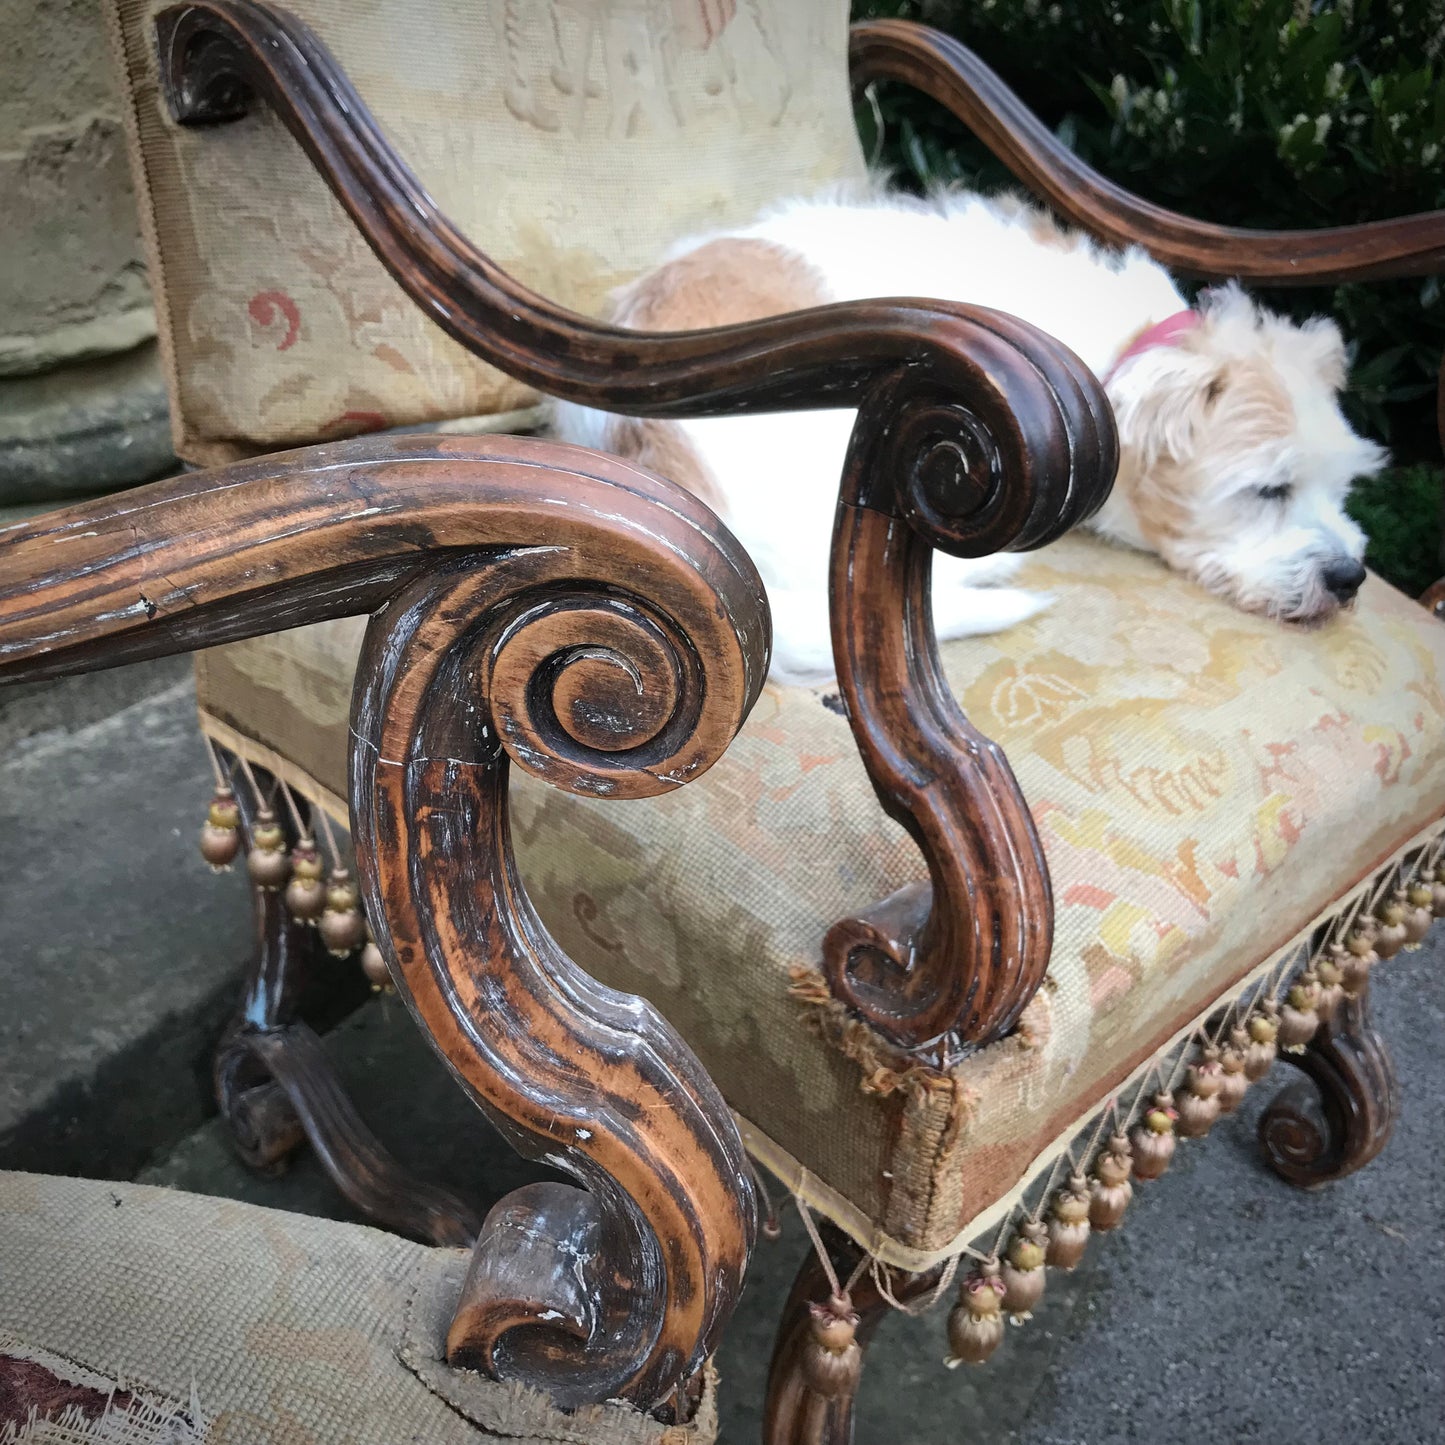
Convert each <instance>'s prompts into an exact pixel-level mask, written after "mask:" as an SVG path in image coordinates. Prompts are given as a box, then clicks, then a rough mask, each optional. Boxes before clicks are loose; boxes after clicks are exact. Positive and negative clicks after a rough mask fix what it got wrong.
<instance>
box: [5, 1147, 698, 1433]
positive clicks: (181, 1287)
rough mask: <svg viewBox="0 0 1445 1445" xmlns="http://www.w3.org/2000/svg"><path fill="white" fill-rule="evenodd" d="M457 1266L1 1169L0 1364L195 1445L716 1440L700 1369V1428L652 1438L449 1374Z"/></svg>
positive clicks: (324, 1233) (333, 1230) (249, 1216)
mask: <svg viewBox="0 0 1445 1445" xmlns="http://www.w3.org/2000/svg"><path fill="white" fill-rule="evenodd" d="M466 1262H467V1255H466V1254H465V1253H464V1252H462V1251H457V1250H440V1249H428V1248H427V1247H426V1246H424V1245H419V1244H413V1243H411V1242H410V1241H408V1240H404V1239H400V1238H398V1237H396V1236H395V1235H390V1234H383V1233H381V1232H380V1231H379V1230H375V1229H366V1228H363V1227H361V1226H358V1225H353V1224H339V1223H337V1222H336V1221H334V1220H325V1219H311V1218H308V1217H306V1216H305V1215H300V1214H286V1213H283V1212H281V1211H279V1210H272V1209H260V1208H258V1207H256V1206H255V1205H252V1204H240V1203H237V1202H235V1201H234V1200H222V1199H209V1198H203V1197H201V1196H199V1195H195V1194H184V1193H180V1192H178V1191H174V1190H169V1189H154V1188H150V1187H147V1186H144V1185H134V1184H113V1183H109V1182H106V1181H99V1180H90V1179H60V1178H54V1177H51V1176H47V1175H41V1174H12V1173H3V1172H0V1282H3V1283H0V1357H10V1358H11V1359H20V1360H29V1361H31V1362H33V1363H34V1364H35V1365H36V1366H37V1367H38V1368H40V1369H44V1371H45V1373H46V1374H47V1375H49V1376H56V1375H59V1376H60V1377H61V1379H62V1380H63V1381H64V1382H66V1383H70V1384H74V1385H79V1386H83V1387H88V1388H89V1389H91V1390H94V1389H100V1390H101V1391H103V1390H104V1388H105V1384H106V1382H109V1383H110V1385H111V1386H115V1385H117V1384H118V1385H119V1386H120V1387H122V1388H123V1389H124V1390H125V1391H127V1392H129V1393H130V1394H132V1395H133V1396H138V1397H141V1399H142V1400H143V1402H144V1403H145V1404H147V1405H149V1406H150V1407H151V1409H152V1412H153V1413H154V1415H156V1416H158V1417H160V1418H162V1419H163V1418H164V1417H165V1416H166V1415H167V1414H169V1413H170V1412H172V1411H179V1412H180V1413H182V1414H183V1415H184V1416H187V1417H189V1419H190V1420H191V1422H192V1423H199V1421H202V1420H203V1421H204V1422H205V1424H206V1426H207V1427H208V1429H207V1430H206V1433H205V1435H204V1439H205V1441H206V1445H233V1442H234V1445H272V1442H274V1445H297V1442H298V1441H303V1440H304V1441H306V1442H309V1445H396V1442H397V1441H401V1440H425V1441H427V1442H429V1445H463V1442H465V1445H482V1442H487V1445H494V1442H507V1445H542V1442H544V1441H545V1442H547V1445H692V1442H694V1441H696V1442H699V1445H707V1442H710V1441H711V1440H712V1439H713V1438H714V1437H715V1436H716V1433H717V1432H716V1396H715V1380H714V1378H713V1376H712V1373H711V1371H709V1373H708V1376H707V1379H706V1382H705V1389H704V1397H703V1402H702V1404H701V1406H700V1407H699V1410H698V1418H697V1421H696V1422H695V1423H694V1424H693V1425H692V1426H691V1427H688V1428H677V1427H674V1428H672V1429H669V1428H667V1427H665V1426H663V1425H660V1424H659V1423H658V1422H657V1421H656V1420H653V1419H650V1418H649V1417H647V1416H644V1415H642V1414H640V1413H638V1412H637V1411H635V1410H633V1409H631V1408H629V1407H628V1406H625V1405H621V1404H610V1405H603V1406H597V1407H595V1408H588V1409H585V1410H580V1411H577V1412H575V1413H574V1414H571V1415H564V1414H562V1413H561V1412H560V1411H558V1410H555V1409H553V1408H552V1406H551V1404H550V1403H549V1402H548V1401H546V1400H545V1399H543V1398H542V1397H541V1396H539V1395H538V1394H536V1392H534V1391H531V1390H527V1389H525V1388H522V1387H520V1386H516V1385H504V1384H498V1383H496V1382H494V1381H490V1380H485V1379H483V1378H482V1377H481V1376H479V1375H476V1374H473V1373H472V1372H470V1371H465V1370H451V1369H449V1368H448V1367H447V1366H446V1365H445V1364H443V1363H442V1362H441V1359H440V1347H441V1342H442V1340H443V1339H444V1338H445V1332H446V1327H447V1323H448V1320H449V1316H450V1310H451V1308H452V1307H453V1306H454V1304H455V1301H456V1298H457V1295H458V1293H459V1292H460V1289H461V1282H462V1276H463V1274H464V1272H465V1269H466ZM57 1360H58V1361H63V1362H65V1364H64V1365H59V1366H57V1364H56V1363H53V1362H56V1361H57ZM66 1365H68V1366H69V1368H68V1369H67V1368H66ZM52 1393H54V1391H53V1390H52ZM0 1433H3V1430H0ZM44 1438H50V1437H48V1436H47V1437H44ZM57 1438H58V1437H57ZM65 1438H66V1439H70V1438H72V1437H71V1436H68V1435H67V1436H66V1437H65ZM102 1438H104V1439H119V1438H122V1437H121V1435H120V1434H119V1432H117V1433H116V1434H114V1435H106V1436H104V1437H102ZM124 1438H125V1439H132V1438H149V1437H133V1436H132V1435H126V1436H124ZM158 1438H163V1439H165V1440H167V1441H169V1440H173V1439H176V1438H178V1437H177V1436H176V1435H173V1434H169V1433H168V1434H164V1435H163V1436H161V1437H158ZM180 1438H190V1437H189V1436H182V1437H180Z"/></svg>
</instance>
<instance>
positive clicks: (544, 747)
mask: <svg viewBox="0 0 1445 1445" xmlns="http://www.w3.org/2000/svg"><path fill="white" fill-rule="evenodd" d="M361 611H368V612H371V613H373V614H374V615H373V620H372V624H371V627H370V630H369V632H368V636H367V644H366V653H365V657H364V659H363V663H362V669H361V679H362V680H361V684H360V686H359V689H358V693H357V701H356V705H355V711H354V718H353V731H354V733H355V739H356V740H355V745H354V750H353V757H352V779H353V797H352V809H353V817H352V825H353V839H354V841H355V844H356V849H357V861H358V871H359V872H360V875H361V878H362V882H363V887H364V890H365V894H366V898H367V913H368V916H369V917H371V918H372V919H373V922H374V928H375V932H376V937H377V942H378V944H379V945H380V947H381V949H382V952H383V954H384V955H385V956H386V957H387V959H388V962H389V963H390V965H391V968H392V971H393V976H394V977H395V978H396V980H397V982H398V986H399V988H400V989H401V991H402V993H403V995H404V996H405V997H406V998H407V1000H408V1002H409V1003H410V1004H411V1006H412V1008H413V1010H414V1012H415V1013H416V1014H417V1016H418V1017H419V1018H420V1019H421V1021H422V1022H423V1024H424V1026H425V1027H426V1028H427V1029H428V1031H429V1033H430V1035H431V1037H432V1039H433V1042H434V1043H435V1044H436V1045H437V1047H438V1048H439V1049H440V1051H441V1052H442V1054H443V1056H444V1057H445V1058H446V1060H447V1062H448V1063H449V1064H450V1065H451V1066H452V1068H453V1070H454V1071H455V1073H456V1074H457V1075H458V1076H459V1078H460V1079H461V1080H462V1081H463V1083H464V1084H465V1086H466V1087H467V1089H468V1091H469V1092H470V1093H471V1094H472V1096H473V1097H474V1098H475V1099H477V1100H478V1101H479V1102H480V1103H482V1104H483V1106H484V1107H485V1108H486V1110H487V1111H488V1113H489V1114H490V1115H491V1116H492V1118H493V1119H494V1120H495V1121H496V1122H497V1123H498V1124H499V1125H500V1126H501V1127H502V1128H503V1130H504V1132H506V1133H507V1135H508V1137H509V1138H511V1139H512V1140H513V1142H514V1143H516V1144H517V1145H518V1146H519V1147H521V1148H523V1149H524V1150H525V1151H526V1152H528V1153H530V1154H532V1155H534V1156H536V1157H540V1158H544V1159H546V1160H548V1161H549V1162H550V1163H552V1164H554V1165H555V1166H557V1167H558V1168H560V1169H563V1170H567V1171H570V1172H571V1173H572V1174H574V1175H575V1176H576V1177H578V1178H579V1179H581V1180H582V1181H583V1182H585V1183H586V1184H587V1186H588V1187H589V1188H590V1190H591V1192H592V1198H591V1200H588V1201H585V1202H584V1203H582V1204H581V1205H579V1207H581V1208H584V1209H592V1210H595V1211H596V1212H597V1214H598V1216H599V1218H600V1224H599V1227H598V1236H597V1239H598V1242H597V1250H596V1253H595V1254H593V1255H590V1256H589V1257H587V1258H585V1259H577V1260H575V1264H576V1267H577V1269H578V1270H579V1271H580V1273H581V1276H582V1278H583V1279H584V1280H585V1281H586V1284H587V1292H588V1299H589V1302H590V1305H591V1308H592V1309H593V1311H594V1314H593V1318H594V1320H595V1328H594V1329H593V1330H592V1331H591V1332H590V1333H589V1335H588V1338H587V1339H586V1340H585V1341H578V1340H576V1339H575V1338H572V1339H570V1340H569V1342H568V1348H566V1349H561V1350H559V1349H558V1348H557V1343H556V1342H557V1334H556V1332H555V1331H552V1330H550V1329H549V1328H548V1327H547V1325H546V1322H545V1320H542V1319H531V1318H530V1317H526V1319H528V1320H530V1324H531V1325H532V1328H526V1327H524V1322H517V1321H518V1320H519V1312H520V1314H521V1315H522V1316H525V1306H526V1301H527V1300H528V1299H532V1300H535V1299H536V1298H538V1297H545V1295H543V1294H542V1293H541V1286H540V1285H539V1288H538V1289H537V1290H534V1291H532V1292H531V1293H530V1294H528V1295H527V1296H525V1298H524V1299H523V1300H522V1302H521V1304H519V1305H518V1306H517V1307H516V1308H514V1309H512V1311H511V1313H510V1314H507V1312H506V1310H505V1308H502V1309H499V1310H498V1311H497V1312H495V1313H494V1318H496V1317H505V1318H510V1319H512V1320H513V1321H514V1323H513V1324H512V1326H511V1328H510V1329H508V1330H507V1331H506V1332H505V1333H504V1335H503V1336H502V1337H500V1338H499V1339H497V1340H495V1341H491V1342H481V1343H480V1344H479V1347H480V1348H483V1349H490V1358H492V1359H493V1360H494V1361H495V1362H496V1367H497V1369H498V1370H499V1372H500V1373H502V1374H503V1375H504V1376H505V1377H507V1378H512V1379H518V1380H522V1381H524V1382H526V1383H529V1384H532V1385H536V1386H538V1387H540V1388H543V1389H546V1390H549V1392H550V1393H552V1394H553V1396H554V1398H556V1399H557V1400H558V1401H559V1402H560V1403H563V1404H581V1403H584V1402H590V1401H596V1400H604V1399H608V1398H613V1397H619V1396H620V1397H623V1398H627V1399H630V1400H633V1401H634V1402H636V1403H637V1404H638V1405H640V1406H642V1407H643V1408H648V1409H653V1408H663V1409H665V1408H668V1402H669V1401H671V1400H673V1399H674V1398H675V1397H677V1393H678V1391H679V1390H680V1389H682V1390H685V1388H686V1386H687V1384H688V1382H689V1381H690V1379H691V1378H692V1376H693V1375H694V1374H695V1372H696V1371H697V1370H698V1368H699V1367H700V1365H701V1364H702V1362H703V1360H704V1359H705V1358H706V1357H707V1355H708V1354H710V1353H711V1351H712V1350H713V1348H714V1347H715V1345H716V1342H717V1337H718V1334H719V1332H720V1330H721V1328H722V1325H723V1323H724V1322H725V1321H726V1319H727V1317H728V1315H729V1314H730V1312H731V1309H732V1306H733V1304H734V1303H735V1301H736V1298H737V1294H738V1291H739V1289H740V1287H741V1282H742V1276H743V1271H744V1268H745V1266H746V1262H747V1258H748V1255H749V1251H750V1249H751V1246H752V1241H753V1236H754V1231H755V1227H756V1208H755V1201H754V1195H753V1187H752V1183H751V1180H750V1177H749V1174H748V1170H747V1167H746V1162H745V1158H744V1154H743V1150H742V1144H741V1140H740V1139H739V1137H738V1133H737V1130H736V1127H735V1126H734V1124H733V1121H732V1118H731V1115H730V1114H729V1113H728V1110H727V1108H726V1106H725V1105H724V1103H723V1101H722V1099H721V1098H720V1097H719V1096H718V1094H717V1092H716V1090H715V1089H714V1088H713V1086H712V1084H711V1081H710V1080H709V1079H708V1078H707V1076H706V1074H705V1073H704V1071H703V1070H702V1068H701V1066H700V1065H699V1064H698V1063H697V1061H696V1060H695V1059H694V1058H693V1056H692V1055H691V1053H690V1052H689V1050H688V1049H687V1047H686V1046H685V1045H684V1044H683V1042H682V1041H681V1040H680V1039H679V1038H678V1037H677V1035H676V1034H675V1033H674V1032H673V1031H672V1030H671V1029H670V1028H669V1027H668V1026H667V1025H666V1024H665V1023H664V1022H663V1020H662V1019H661V1018H660V1017H659V1016H658V1015H657V1014H656V1013H655V1012H654V1011H653V1010H652V1009H651V1008H650V1007H649V1006H648V1005H647V1004H646V1003H644V1002H643V1001H642V1000H640V999H636V998H632V997H630V996H628V995H623V994H619V993H616V992H614V991H612V990H610V989H605V988H602V987H601V986H599V985H598V984H596V983H595V982H593V980H591V979H590V978H588V977H587V976H586V975H585V974H583V973H582V972H581V971H580V970H579V969H577V968H576V966H575V965H573V964H572V963H571V961H570V960H569V959H567V958H566V956H565V955H563V954H562V953H561V951H560V950H559V949H558V947H557V945H556V944H555V943H554V942H553V940H552V939H551V938H550V937H549V936H548V934H547V933H546V931H545V929H543V927H542V925H541V923H540V922H539V921H538V919H537V917H536V914H535V913H534V911H533V910H532V907H531V904H530V903H529V901H528V899H527V896H526V892H525V890H524V888H523V886H522V882H521V880H520V878H519V877H518V876H517V873H516V869H515V865H514V863H513V859H512V854H511V841H510V834H509V830H508V824H507V774H508V769H509V766H510V765H511V763H513V762H515V763H516V764H517V765H518V766H520V767H522V768H523V769H525V770H526V771H528V772H531V773H533V774H534V775H536V776H539V777H543V778H546V779H548V780H549V781H551V782H554V783H556V784H557V785H559V786H562V787H565V788H569V789H571V790H574V791H579V792H584V793H586V794H588V795H590V796H598V797H631V798H638V797H646V796H650V795H655V794H657V793H661V792H666V791H669V790H671V789H672V788H675V787H678V786H680V785H682V784H683V783H685V782H687V781H688V780H690V779H691V778H693V777H696V776H698V775H699V774H701V773H702V772H704V771H705V770H706V769H707V768H708V767H709V766H710V765H711V764H712V763H713V762H714V761H715V760H716V759H717V758H718V757H719V756H720V755H721V753H722V751H723V750H724V749H725V748H726V746H727V744H728V742H729V741H730V740H731V738H732V736H733V734H734V733H735V732H736V730H737V728H738V726H739V725H740V724H741V722H742V720H743V718H744V717H745V716H746V715H747V712H748V710H749V708H750V707H751V706H752V703H753V701H754V700H755V699H756V697H757V694H758V691H759V690H760V688H761V686H762V682H763V678H764V676H765V674H766V667H767V651H768V619H767V612H766V605H765V602H764V600H763V594H762V587H761V583H760V581H759V579H758V576H757V574H756V572H755V571H754V570H753V568H752V566H751V564H750V563H749V561H748V559H747V557H746V555H745V554H744V553H743V551H742V549H741V548H740V547H739V546H738V544H737V543H736V541H735V540H734V539H733V538H732V537H731V536H729V535H728V534H727V533H726V531H724V530H723V529H722V528H721V526H720V525H719V524H718V522H717V520H716V518H715V517H713V516H712V514H711V513H710V512H708V511H707V510H706V509H705V508H704V507H702V505H701V504H700V503H698V502H696V501H695V500H693V499H692V498H690V497H688V496H687V495H686V494H685V493H682V492H681V491H679V490H678V489H676V488H674V487H672V486H670V485H669V484H667V483H665V482H663V481H661V480H660V479H658V478H655V477H652V476H651V475H649V474H648V473H645V472H643V471H641V470H639V469H638V468H636V467H633V466H632V465H630V464H628V463H626V462H622V461H619V460H616V459H612V458H606V457H599V456H596V455H594V454H592V453H589V452H586V451H583V450H580V449H578V448H574V447H567V446H562V445H560V444H555V443H546V442H540V441H536V440H531V439H526V438H495V439H486V440H481V439H461V438H457V439H447V438H441V439H438V438H392V439H386V438H369V439H365V440H361V441H353V442H347V443H341V444H338V445H335V446H329V447H318V448H311V449H308V450H306V451H302V452H296V453H290V454H287V455H285V456H279V457H271V458H267V459H264V460H262V461H258V462H253V463H246V464H242V465H238V466H235V467H231V468H226V469H223V470H220V471H217V472H211V473H197V474H192V475H189V476H184V477H179V478H175V479H173V480H171V481H167V482H160V483H156V484H155V485H153V486H150V487H144V488H139V489H137V490H135V491H132V492H128V493H125V494H123V495H121V496H119V497H114V498H110V499H106V500H103V501H98V502H93V503H87V504H84V505H81V506H78V507H73V508H70V509H68V510H66V511H63V512H59V513H53V514H49V515H47V516H44V517H41V518H37V519H35V520H33V521H30V522H26V523H21V524H18V525H15V526H11V527H8V528H5V529H3V530H0V679H9V678H20V677H36V676H55V675H59V674H61V673H64V672H73V671H84V670H87V669H90V668H93V667H97V666H102V665H105V664H106V663H107V662H110V661H115V660H120V659H121V658H125V657H143V656H156V655H160V654H162V653H165V652H172V651H177V650H182V649H185V648H188V647H192V646H197V645H201V644H212V643H216V642H220V641H224V640H230V639H235V638H240V637H245V636H250V635H254V634H257V633H262V632H268V631H271V630H274V629H276V628H277V627H284V626H295V625H299V624H301V623H304V622H314V621H318V620H320V619H322V618H326V617H335V616H342V615H348V614H354V613H357V612H361ZM618 668H621V669H622V670H623V671H625V672H627V673H628V674H629V675H630V676H631V677H632V678H633V680H634V692H633V699H634V701H633V705H632V707H631V708H630V709H629V708H626V707H624V706H623V699H624V692H623V690H622V689H620V688H619V687H618V686H617V684H616V680H615V674H616V671H617V669H618ZM591 679H600V682H601V689H602V691H601V697H600V699H599V701H598V704H597V706H595V707H592V706H588V705H586V704H587V703H588V697H587V683H588V682H589V680H591ZM659 697H661V698H663V699H665V700H666V707H665V708H664V709H663V714H664V715H660V714H659V710H658V708H657V706H656V705H655V699H657V698H659ZM559 698H561V699H565V700H566V703H567V707H566V708H565V709H564V710H563V712H560V713H559V711H558V709H557V706H556V700H557V699H559ZM579 703H581V704H582V708H581V714H580V715H581V717H582V719H583V721H582V722H581V723H577V722H576V721H575V719H576V718H577V716H578V713H577V712H576V708H577V706H578V704H579ZM602 716H605V717H606V718H607V719H608V720H609V721H608V722H607V729H608V736H607V737H606V739H605V743H606V745H605V746H602V747H598V746H594V740H595V738H596V733H597V728H598V726H599V724H598V722H597V721H596V719H597V718H598V717H602ZM705 962H706V961H705V960H702V961H700V964H702V965H703V966H705ZM269 1062H270V1064H271V1065H272V1066H273V1067H274V1066H275V1065H276V1064H277V1062H278V1061H277V1060H274V1059H273V1060H270V1061H269ZM542 1272H543V1273H545V1271H542ZM506 1303H507V1302H506V1301H500V1302H499V1304H500V1305H501V1306H505V1305H506ZM544 1313H545V1311H544ZM473 1343H474V1344H478V1343H479V1342H475V1341H474V1342H473Z"/></svg>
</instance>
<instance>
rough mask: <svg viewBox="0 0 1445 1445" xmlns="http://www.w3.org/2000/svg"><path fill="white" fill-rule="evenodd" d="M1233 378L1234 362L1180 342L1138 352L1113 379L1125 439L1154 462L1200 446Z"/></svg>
mask: <svg viewBox="0 0 1445 1445" xmlns="http://www.w3.org/2000/svg"><path fill="white" fill-rule="evenodd" d="M1228 382H1229V368H1228V363H1227V362H1223V361H1221V360H1220V359H1219V358H1218V357H1209V356H1202V355H1200V354H1199V353H1197V352H1193V351H1186V350H1183V349H1181V348H1179V347H1174V346H1158V347H1155V348H1154V349H1152V350H1150V351H1146V352H1144V353H1143V354H1142V355H1140V356H1138V357H1136V358H1135V359H1134V360H1133V361H1131V362H1130V364H1129V365H1128V366H1127V367H1125V368H1124V370H1123V371H1122V372H1121V373H1120V374H1119V376H1117V377H1116V378H1115V379H1114V380H1113V381H1111V382H1110V383H1109V400H1110V401H1111V402H1112V403H1113V406H1114V419H1115V421H1116V422H1117V423H1118V427H1119V444H1120V445H1121V446H1122V447H1124V448H1126V449H1129V450H1132V451H1134V452H1136V453H1137V454H1138V456H1139V459H1140V461H1141V463H1142V464H1143V465H1144V466H1146V467H1147V466H1149V465H1150V464H1152V463H1153V462H1155V461H1157V460H1158V459H1159V458H1160V457H1171V458H1173V459H1174V460H1176V461H1180V460H1183V459H1184V458H1185V457H1187V456H1189V455H1190V453H1192V452H1193V451H1194V449H1195V446H1196V444H1197V442H1198V438H1199V434H1200V431H1201V429H1202V428H1203V427H1204V426H1205V424H1206V423H1207V422H1208V421H1209V418H1210V415H1211V413H1212V412H1213V411H1214V409H1215V407H1216V406H1217V405H1218V403H1219V400H1220V398H1221V397H1222V396H1223V394H1224V391H1225V388H1226V386H1227V385H1228Z"/></svg>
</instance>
